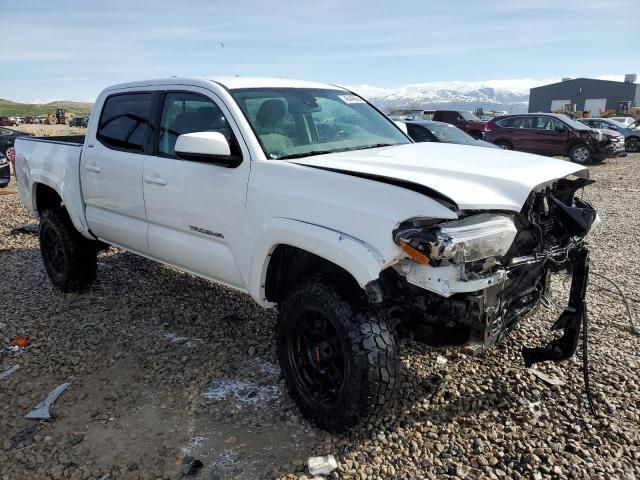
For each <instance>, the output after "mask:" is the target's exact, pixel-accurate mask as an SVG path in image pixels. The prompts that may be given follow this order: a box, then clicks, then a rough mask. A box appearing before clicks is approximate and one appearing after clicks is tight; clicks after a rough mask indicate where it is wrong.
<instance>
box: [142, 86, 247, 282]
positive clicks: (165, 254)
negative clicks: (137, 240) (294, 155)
mask: <svg viewBox="0 0 640 480" xmlns="http://www.w3.org/2000/svg"><path fill="white" fill-rule="evenodd" d="M183 88H185V90H182V89H181V90H175V91H166V92H164V93H163V95H162V98H161V99H160V100H159V109H158V112H157V117H156V119H157V120H156V121H157V123H158V125H159V130H158V133H157V135H156V138H155V140H154V143H155V145H154V154H153V155H152V156H149V157H147V158H146V161H145V164H144V172H143V175H142V179H143V185H144V200H145V206H146V211H147V222H148V243H149V251H150V255H151V256H152V257H155V258H157V259H159V260H162V261H164V262H166V263H169V264H172V265H175V266H177V267H179V268H182V269H184V270H187V271H190V272H192V273H195V274H198V275H201V276H204V277H207V278H211V279H213V280H217V281H219V282H222V283H225V284H228V285H232V286H235V287H239V288H244V286H245V282H244V280H243V278H242V276H241V274H240V271H239V268H238V266H237V264H236V261H235V257H234V253H233V250H234V246H235V248H236V249H237V245H239V244H241V243H242V242H241V241H240V240H241V239H242V238H243V237H244V235H245V229H244V225H245V222H244V212H245V200H246V191H247V182H248V178H249V165H250V159H249V154H248V150H247V149H246V146H245V145H244V143H243V142H242V140H241V137H240V136H239V130H238V128H237V127H236V125H235V123H234V122H233V120H230V118H231V117H230V114H229V111H228V110H227V108H226V106H225V105H224V104H223V102H222V101H221V100H220V99H219V98H217V97H216V96H215V95H214V94H213V93H212V92H209V91H207V90H205V89H201V88H197V87H188V88H187V87H183ZM204 131H209V132H220V133H222V134H223V135H225V137H226V138H227V140H229V142H230V146H231V152H232V154H237V155H240V156H242V158H243V161H242V163H241V164H240V165H239V166H237V167H234V168H228V167H225V166H222V165H220V164H216V163H212V162H207V161H192V160H182V159H179V158H178V157H177V156H176V153H175V144H176V140H177V139H178V136H179V135H182V134H185V133H193V132H204ZM239 140H240V142H239ZM241 144H242V146H241Z"/></svg>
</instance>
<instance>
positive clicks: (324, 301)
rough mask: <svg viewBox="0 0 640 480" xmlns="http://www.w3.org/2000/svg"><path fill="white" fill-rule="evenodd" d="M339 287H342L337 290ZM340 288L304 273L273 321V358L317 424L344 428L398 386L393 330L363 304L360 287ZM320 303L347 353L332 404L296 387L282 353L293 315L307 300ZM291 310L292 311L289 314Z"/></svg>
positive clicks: (370, 415)
mask: <svg viewBox="0 0 640 480" xmlns="http://www.w3.org/2000/svg"><path fill="white" fill-rule="evenodd" d="M339 292H342V293H339ZM345 292H349V289H348V288H347V289H343V288H339V287H338V285H336V284H335V282H333V281H332V280H331V279H326V278H322V277H308V278H306V279H304V280H303V281H302V282H300V283H299V284H298V287H297V288H294V289H292V290H291V291H289V293H288V296H287V297H286V299H285V300H284V301H283V302H282V304H281V305H280V308H279V313H278V322H277V349H278V359H279V361H280V365H281V368H282V372H283V375H284V378H285V382H286V384H287V387H288V390H289V393H290V395H291V397H292V398H293V399H294V400H295V402H296V403H297V405H298V407H299V408H300V410H301V411H302V413H303V415H304V416H305V417H306V418H308V419H310V420H311V421H312V422H313V423H315V424H316V425H317V426H319V427H321V428H323V429H326V430H328V431H332V432H344V431H347V430H350V429H351V428H353V427H354V426H356V425H357V424H360V423H363V422H372V421H374V420H375V419H376V418H377V417H379V416H380V415H381V414H382V413H383V412H384V411H385V410H386V409H387V408H388V407H390V406H391V405H392V404H393V403H394V400H395V396H396V393H397V390H398V388H399V386H400V357H399V349H398V343H397V338H396V335H395V332H394V331H393V330H392V328H390V326H389V322H388V320H387V318H386V316H385V315H384V313H382V311H380V310H379V309H376V308H372V307H371V306H369V305H367V303H366V300H365V299H364V298H362V297H361V295H360V292H353V293H345ZM309 304H311V305H313V306H314V307H319V308H321V309H322V310H323V311H324V312H326V313H327V314H328V315H330V316H331V317H332V318H333V319H335V320H336V321H337V324H338V325H339V327H338V328H339V334H341V337H342V339H343V341H344V344H343V345H344V347H343V351H344V353H345V356H348V357H349V360H348V361H349V364H350V368H349V373H348V375H347V379H346V381H345V382H344V386H343V388H342V390H341V394H340V398H339V399H338V400H337V401H336V402H335V403H334V404H333V405H330V406H329V405H322V406H319V404H317V403H315V404H314V401H313V399H309V398H307V397H306V396H305V393H304V392H303V391H301V390H300V389H298V388H297V387H296V380H295V375H294V373H292V370H291V367H290V365H289V360H288V358H289V357H288V354H287V345H288V344H287V339H288V338H289V336H290V335H291V333H292V332H291V328H292V324H291V322H292V321H293V317H295V315H296V313H297V312H301V311H303V307H304V306H306V305H309ZM292 316H293V317H292Z"/></svg>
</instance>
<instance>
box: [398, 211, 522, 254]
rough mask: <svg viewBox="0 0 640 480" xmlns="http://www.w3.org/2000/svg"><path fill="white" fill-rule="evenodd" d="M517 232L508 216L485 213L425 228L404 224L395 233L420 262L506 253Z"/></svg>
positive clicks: (404, 246)
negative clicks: (404, 226)
mask: <svg viewBox="0 0 640 480" xmlns="http://www.w3.org/2000/svg"><path fill="white" fill-rule="evenodd" d="M403 225H404V224H403ZM516 233H517V230H516V227H515V225H514V224H513V221H512V220H511V219H510V218H509V217H507V216H504V215H494V214H488V213H483V214H480V215H472V216H470V217H466V218H464V219H462V220H455V221H452V222H445V223H439V224H436V225H431V226H428V227H423V228H420V227H416V226H415V225H411V226H408V227H406V228H403V226H402V225H401V226H400V227H399V228H398V229H396V230H395V232H394V240H395V242H396V243H397V244H398V245H400V247H401V248H402V249H403V250H404V251H405V252H406V253H407V254H408V255H409V256H410V257H411V258H413V259H414V260H416V261H418V262H419V263H429V261H430V260H435V261H439V260H450V261H452V262H454V263H464V262H473V261H476V260H482V259H483V258H488V257H501V256H503V255H505V254H506V253H507V251H508V250H509V247H511V244H512V243H513V239H514V238H515V236H516ZM427 258H428V259H429V260H427ZM421 260H422V261H421Z"/></svg>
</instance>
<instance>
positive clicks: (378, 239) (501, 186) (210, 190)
mask: <svg viewBox="0 0 640 480" xmlns="http://www.w3.org/2000/svg"><path fill="white" fill-rule="evenodd" d="M261 86H264V87H311V88H338V87H333V86H329V85H323V84H317V83H312V82H298V81H290V80H282V79H246V78H235V77H232V78H226V79H224V78H217V79H213V80H212V79H207V78H185V79H180V78H172V79H166V80H150V81H145V82H136V83H131V84H124V85H117V86H115V87H110V88H108V89H106V90H105V91H103V92H102V93H101V94H100V96H99V97H98V100H97V101H96V104H95V107H94V115H92V116H91V119H90V122H89V126H88V131H87V137H86V146H85V147H83V148H80V147H79V146H71V145H63V144H59V143H54V142H48V141H42V140H35V141H34V140H28V139H27V140H23V139H18V140H17V142H16V151H17V160H18V161H17V170H18V186H19V192H20V197H21V199H22V201H23V202H24V203H25V205H27V206H28V207H29V208H30V209H31V210H32V211H33V212H34V213H36V214H37V212H36V204H35V200H34V198H33V197H34V191H35V188H36V186H37V184H38V183H43V184H45V185H48V186H50V187H51V188H53V189H54V190H56V191H57V192H58V193H59V194H60V196H61V197H62V199H63V200H64V203H65V205H66V207H67V210H69V214H70V215H71V218H72V220H73V223H74V225H75V226H76V228H77V229H78V230H79V231H81V232H82V233H83V234H85V235H86V236H88V237H91V233H93V234H94V235H96V236H97V237H99V238H100V239H101V240H104V241H106V242H108V243H112V244H116V245H119V246H123V247H125V248H128V249H130V250H131V251H134V252H136V253H139V254H142V255H144V256H147V257H149V258H152V259H155V260H158V261H161V262H164V263H167V264H170V265H174V266H177V267H178V268H181V269H183V270H185V271H188V272H190V273H194V274H196V275H199V276H202V277H204V278H208V279H211V280H216V281H219V282H221V283H224V284H226V285H230V286H232V287H235V288H237V289H240V290H243V291H247V292H249V293H250V294H251V296H252V297H253V298H254V299H255V300H256V301H257V302H258V303H260V304H261V305H263V306H270V303H269V302H267V300H266V299H265V296H264V279H265V275H266V270H267V266H268V263H269V259H270V254H271V253H272V252H273V250H274V249H275V248H276V247H277V245H279V244H286V245H292V246H296V247H299V248H302V249H304V250H307V251H309V252H312V253H315V254H317V255H319V256H321V257H323V258H326V259H327V260H329V261H331V262H333V263H335V264H337V265H339V266H341V267H342V268H344V269H345V270H347V271H348V272H350V273H351V275H353V277H354V278H355V279H356V281H357V282H358V283H359V284H360V285H361V286H363V287H364V286H365V285H366V284H367V283H369V282H371V281H373V280H375V279H377V278H378V276H379V275H380V272H381V271H382V270H383V269H385V268H387V267H389V266H391V265H394V264H395V263H397V262H398V261H399V260H400V259H401V258H402V257H403V256H404V253H403V252H402V250H400V248H399V247H398V246H397V245H396V244H395V243H394V242H393V239H392V231H393V229H394V228H395V227H396V226H397V225H398V224H399V223H400V222H402V221H404V220H407V219H409V218H412V217H431V218H438V219H455V218H457V215H456V213H454V211H453V210H451V209H449V208H447V207H446V206H444V205H443V204H442V203H440V202H439V201H437V200H435V199H434V198H430V197H429V196H428V195H425V194H422V193H417V192H415V191H412V190H410V189H406V188H403V187H400V186H395V185H391V184H388V183H384V182H382V181H376V180H375V179H369V178H360V177H357V176H354V175H352V174H357V175H368V176H373V177H376V176H377V177H388V178H390V179H393V180H395V181H398V180H400V181H403V182H410V183H414V184H418V185H421V186H424V187H428V188H430V189H432V190H434V191H436V192H439V193H440V194H442V195H445V196H446V197H448V198H450V199H451V200H452V201H454V202H455V203H456V204H457V206H458V207H459V208H460V209H476V210H482V209H498V210H508V211H519V210H520V209H521V208H522V205H523V203H524V201H525V199H526V198H527V196H528V194H529V193H530V191H531V190H532V188H534V187H536V186H538V185H541V184H544V183H547V182H550V181H553V180H555V179H557V178H561V177H564V176H567V175H569V174H571V173H575V172H578V171H580V170H583V168H582V167H580V166H577V165H574V164H570V163H568V162H563V161H559V160H553V159H548V158H544V157H539V156H535V155H529V154H523V153H518V152H506V151H502V150H497V149H484V148H476V147H465V146H459V145H449V144H438V143H423V144H410V145H404V146H398V147H384V148H377V149H370V150H362V151H357V152H345V153H337V154H330V155H323V156H316V157H308V158H306V159H299V160H295V161H282V160H267V159H266V157H265V154H264V152H263V151H262V149H261V147H260V144H259V142H258V140H257V138H256V137H255V134H254V133H253V131H252V129H251V127H250V125H249V124H248V122H247V120H246V118H245V117H244V115H243V114H242V112H241V111H240V108H239V107H238V105H237V104H236V103H235V101H234V100H233V99H232V97H231V95H230V93H229V92H228V90H227V88H241V87H261ZM159 89H164V90H184V91H192V92H198V93H201V94H203V95H206V96H208V97H209V98H211V99H212V100H213V101H215V102H216V103H217V104H218V105H219V106H220V107H221V108H222V110H223V112H224V114H225V116H226V118H227V119H228V121H229V123H230V125H231V127H232V129H233V131H234V133H235V134H236V137H237V139H238V142H239V144H240V148H241V151H242V154H243V162H242V164H241V165H240V166H239V167H237V168H223V167H220V166H217V165H213V164H208V163H202V162H191V161H183V160H176V159H170V158H163V157H154V156H144V155H138V154H130V153H124V152H119V151H115V150H110V149H107V148H106V147H104V146H103V145H101V144H100V143H99V142H98V141H97V140H96V139H95V134H96V130H97V123H98V119H99V117H100V112H101V110H102V105H103V103H104V100H105V98H106V97H107V96H108V95H110V94H113V93H118V92H128V91H144V90H159ZM336 170H337V171H336ZM341 172H343V173H341ZM349 173H352V174H349ZM145 179H147V180H153V181H146V180H145ZM191 227H196V228H195V229H193V228H191ZM418 274H419V272H418V271H417V270H416V275H418ZM415 281H416V282H419V279H418V278H416V279H415ZM460 288H463V287H460ZM441 293H443V294H444V292H441Z"/></svg>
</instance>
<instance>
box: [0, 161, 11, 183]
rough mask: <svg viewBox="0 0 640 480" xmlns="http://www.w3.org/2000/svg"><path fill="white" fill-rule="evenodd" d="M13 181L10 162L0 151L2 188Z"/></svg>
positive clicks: (0, 180) (0, 181)
mask: <svg viewBox="0 0 640 480" xmlns="http://www.w3.org/2000/svg"><path fill="white" fill-rule="evenodd" d="M10 181H11V171H10V168H9V162H7V159H6V158H5V156H4V155H2V154H1V153H0V188H4V187H6V186H7V185H9V182H10Z"/></svg>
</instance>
